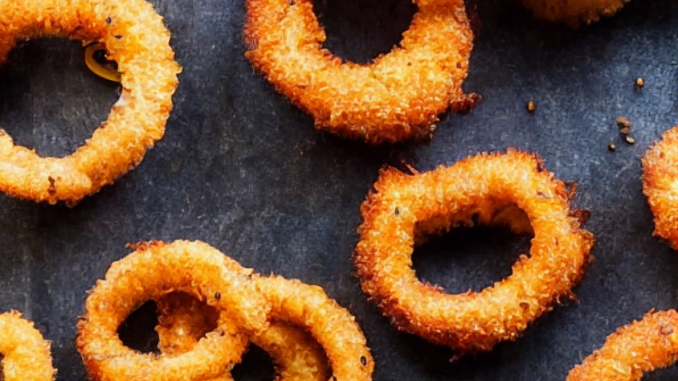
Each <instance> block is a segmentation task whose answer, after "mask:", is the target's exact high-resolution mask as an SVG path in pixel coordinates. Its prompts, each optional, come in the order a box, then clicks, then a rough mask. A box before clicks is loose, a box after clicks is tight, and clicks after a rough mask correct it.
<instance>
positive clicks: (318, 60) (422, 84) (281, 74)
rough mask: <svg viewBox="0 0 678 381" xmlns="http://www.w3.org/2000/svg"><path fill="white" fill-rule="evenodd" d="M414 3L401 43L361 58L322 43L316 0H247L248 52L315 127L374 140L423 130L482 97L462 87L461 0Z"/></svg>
mask: <svg viewBox="0 0 678 381" xmlns="http://www.w3.org/2000/svg"><path fill="white" fill-rule="evenodd" d="M414 3H415V4H416V5H417V6H418V7H419V10H418V12H417V13H416V14H415V15H414V19H413V21H412V24H411V25H410V29H409V30H407V31H406V32H405V33H403V39H402V41H401V42H400V46H399V47H396V48H394V49H393V50H392V51H391V52H390V53H388V54H385V55H382V56H380V57H378V58H376V59H375V60H374V62H372V63H370V64H366V65H359V64H356V63H352V62H342V60H341V59H340V58H337V57H335V56H332V55H331V54H330V53H329V52H328V51H327V50H325V49H323V48H322V43H323V42H324V41H325V38H326V36H325V32H324V31H323V29H322V27H321V26H320V25H319V24H318V20H317V18H316V16H315V14H314V13H313V4H312V0H295V1H289V0H247V22H246V25H245V28H244V35H245V42H246V44H247V46H248V48H249V51H248V52H247V53H246V57H247V58H248V59H249V60H250V62H251V63H252V65H253V66H254V67H255V68H256V69H258V70H259V71H261V72H262V73H263V74H264V75H265V76H266V78H267V79H268V80H269V81H270V82H271V83H272V84H273V85H274V86H275V88H276V89H277V90H278V91H279V92H281V93H283V94H284V95H285V96H287V97H288V98H289V99H290V100H291V101H292V103H294V104H295V105H297V106H298V107H300V108H301V109H303V110H305V111H306V112H307V113H309V114H311V115H312V116H313V118H314V119H315V126H316V128H317V129H322V130H326V131H329V132H331V133H334V134H337V135H340V136H344V137H348V138H352V139H362V140H364V141H366V142H369V143H372V144H377V143H381V142H397V141H402V140H405V139H410V138H415V139H421V138H426V137H429V136H430V135H431V134H432V131H433V127H434V124H435V123H436V122H437V121H438V115H439V114H441V113H443V112H445V111H446V110H447V109H448V108H450V107H451V109H452V110H454V111H460V110H466V109H469V108H470V107H472V106H473V104H474V102H475V100H476V99H477V96H476V95H471V96H469V95H465V94H464V93H463V91H462V88H461V85H462V82H463V81H464V79H466V75H467V72H468V61H469V56H470V53H471V49H472V48H473V33H472V31H471V28H470V26H469V21H468V19H467V18H466V11H465V8H464V2H463V1H462V0H435V1H430V0H414Z"/></svg>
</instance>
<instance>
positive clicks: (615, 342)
mask: <svg viewBox="0 0 678 381" xmlns="http://www.w3.org/2000/svg"><path fill="white" fill-rule="evenodd" d="M676 360H678V313H677V312H676V311H674V310H668V311H664V312H650V313H648V314H647V315H645V316H644V317H643V319H642V320H640V321H636V322H633V323H631V324H629V325H627V326H624V327H621V328H620V329H619V330H617V332H615V333H613V334H612V335H610V336H609V337H608V338H607V340H606V341H605V345H603V347H602V348H600V349H598V350H597V351H595V352H594V353H593V354H592V355H590V356H589V357H587V358H586V359H585V360H584V362H583V363H582V364H581V365H577V366H576V367H575V368H574V369H572V370H571V371H570V373H569V374H568V375H567V381H638V380H640V379H641V378H642V377H643V374H644V373H647V372H651V371H653V370H655V369H659V368H666V367H668V366H671V365H673V364H675V362H676Z"/></svg>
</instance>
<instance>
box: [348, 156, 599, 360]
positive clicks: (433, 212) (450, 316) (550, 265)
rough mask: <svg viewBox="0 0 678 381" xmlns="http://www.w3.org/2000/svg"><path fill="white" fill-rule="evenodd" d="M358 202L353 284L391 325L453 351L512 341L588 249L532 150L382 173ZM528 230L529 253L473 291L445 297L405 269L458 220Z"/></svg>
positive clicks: (577, 268)
mask: <svg viewBox="0 0 678 381" xmlns="http://www.w3.org/2000/svg"><path fill="white" fill-rule="evenodd" d="M374 188H375V192H372V193H371V194H370V195H369V197H368V198H367V200H366V201H365V203H364V204H363V205H362V207H361V212H362V215H363V218H364V222H363V224H362V225H361V226H360V228H359V232H360V241H359V243H358V245H357V247H356V251H355V254H354V261H355V264H356V266H357V275H358V277H359V278H360V280H361V282H362V289H363V291H364V292H365V293H367V294H368V295H369V296H370V297H371V298H373V299H374V300H375V301H376V302H377V303H378V305H379V308H380V309H381V311H382V312H383V313H384V314H385V315H386V316H388V317H390V318H391V319H392V322H393V324H394V325H395V326H396V327H397V328H398V329H400V330H403V331H406V332H410V333H413V334H417V335H419V336H421V337H423V338H425V339H427V340H429V341H431V342H433V343H436V344H442V345H447V346H450V347H452V348H453V349H455V350H456V351H457V353H458V354H459V355H463V354H466V353H468V352H478V351H487V350H490V349H491V348H492V347H493V346H494V345H495V344H496V343H498V342H501V341H504V340H515V339H516V338H517V337H518V336H519V334H520V333H521V332H522V331H523V330H525V329H526V328H527V326H528V324H530V323H531V322H532V321H534V320H535V319H536V318H537V317H538V316H540V315H542V314H543V313H544V312H546V311H549V310H550V309H551V308H552V307H551V306H552V304H554V303H555V302H559V301H560V299H561V298H563V297H567V296H572V291H571V289H572V287H573V286H574V285H575V284H577V282H578V281H579V280H580V278H581V277H582V276H583V273H584V269H585V267H586V265H587V263H588V262H589V251H590V249H591V246H592V245H593V236H592V235H591V233H589V232H587V231H585V230H583V229H581V228H580V225H581V223H582V222H583V221H582V220H583V217H584V216H585V213H583V212H578V211H572V210H570V207H569V202H570V199H571V197H572V196H573V195H572V194H568V192H567V190H566V187H565V184H564V183H563V182H562V181H559V180H556V179H555V178H554V176H553V174H551V173H548V172H546V171H545V170H544V167H543V163H542V162H541V160H540V159H539V158H538V157H537V156H536V155H530V154H527V153H524V152H519V151H515V150H509V151H508V153H506V154H480V155H477V156H474V157H469V158H467V159H465V160H462V161H460V162H458V163H457V164H455V165H453V166H451V167H439V168H438V169H436V170H433V171H430V172H426V173H421V174H415V175H407V174H404V173H402V172H399V171H398V170H396V169H393V168H387V169H384V170H383V171H382V172H381V176H380V178H379V180H378V181H377V183H376V184H375V186H374ZM519 209H520V210H522V211H523V212H524V216H526V217H527V218H528V219H529V222H530V223H531V229H532V230H533V232H534V238H533V239H532V247H531V249H530V256H529V257H528V256H526V255H522V256H521V257H520V260H519V261H518V262H517V263H516V264H515V265H514V266H513V274H512V275H510V276H509V277H508V278H506V279H504V280H502V281H500V282H497V283H495V285H494V286H492V287H488V288H486V289H484V290H482V291H481V292H471V291H469V292H467V293H464V294H457V295H450V294H445V293H444V291H443V290H442V289H441V288H439V287H434V286H431V285H429V284H423V283H421V282H420V281H419V280H418V279H417V278H416V274H415V272H414V270H413V269H412V267H411V266H412V258H411V257H412V253H413V251H414V245H415V243H416V242H417V241H421V238H419V236H421V235H425V234H431V233H439V232H444V231H448V230H449V229H450V228H452V227H455V226H460V225H465V226H473V225H474V224H475V223H480V224H484V225H502V224H509V227H510V228H511V229H512V230H514V231H518V232H521V231H524V230H525V229H526V228H525V223H524V218H525V217H523V218H518V219H517V220H515V221H516V222H515V223H514V222H511V221H513V217H515V216H519V215H518V214H516V211H517V210H519Z"/></svg>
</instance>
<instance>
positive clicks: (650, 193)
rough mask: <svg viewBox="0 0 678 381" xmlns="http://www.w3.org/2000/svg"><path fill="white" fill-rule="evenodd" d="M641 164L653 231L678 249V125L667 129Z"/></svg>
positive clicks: (644, 190)
mask: <svg viewBox="0 0 678 381" xmlns="http://www.w3.org/2000/svg"><path fill="white" fill-rule="evenodd" d="M642 163H643V193H644V194H645V196H646V197H647V201H648V203H649V204H650V209H651V210H652V213H653V214H654V223H655V229H654V234H655V235H657V236H659V237H661V238H663V239H665V240H667V241H668V242H669V244H670V245H671V247H672V248H673V249H675V250H678V127H674V128H672V129H670V130H668V131H666V132H664V134H663V135H662V139H661V141H659V142H658V143H656V144H654V145H653V146H652V147H650V149H648V151H647V153H646V154H645V156H643V159H642Z"/></svg>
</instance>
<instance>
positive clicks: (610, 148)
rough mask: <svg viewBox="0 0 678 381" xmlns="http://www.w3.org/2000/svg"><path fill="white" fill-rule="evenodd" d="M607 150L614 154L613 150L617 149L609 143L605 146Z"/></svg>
mask: <svg viewBox="0 0 678 381" xmlns="http://www.w3.org/2000/svg"><path fill="white" fill-rule="evenodd" d="M607 149H608V150H610V152H614V150H616V149H617V146H616V145H614V143H612V142H610V144H608V145H607Z"/></svg>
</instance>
